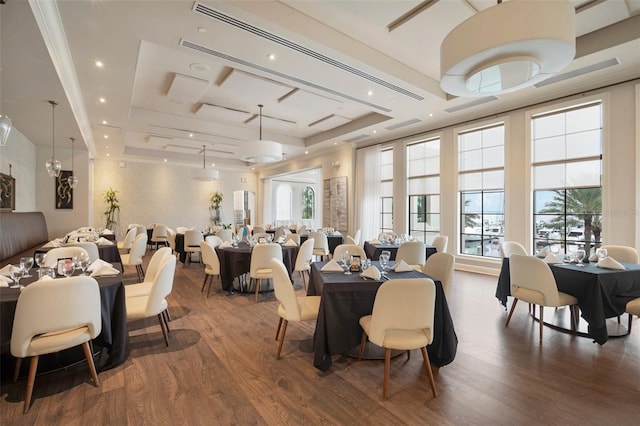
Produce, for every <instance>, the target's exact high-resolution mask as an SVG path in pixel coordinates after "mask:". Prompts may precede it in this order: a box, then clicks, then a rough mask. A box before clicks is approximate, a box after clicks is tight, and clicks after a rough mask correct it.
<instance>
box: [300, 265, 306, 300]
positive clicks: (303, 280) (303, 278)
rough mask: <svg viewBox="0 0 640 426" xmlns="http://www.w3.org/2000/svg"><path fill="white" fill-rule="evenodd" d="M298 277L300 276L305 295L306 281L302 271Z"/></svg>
mask: <svg viewBox="0 0 640 426" xmlns="http://www.w3.org/2000/svg"><path fill="white" fill-rule="evenodd" d="M300 275H302V286H303V287H304V292H305V294H306V293H307V280H306V276H305V274H304V271H300Z"/></svg>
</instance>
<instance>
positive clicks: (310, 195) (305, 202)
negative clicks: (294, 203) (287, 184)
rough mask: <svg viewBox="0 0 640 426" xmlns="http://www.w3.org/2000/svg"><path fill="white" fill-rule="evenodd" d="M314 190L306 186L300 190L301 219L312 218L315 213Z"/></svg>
mask: <svg viewBox="0 0 640 426" xmlns="http://www.w3.org/2000/svg"><path fill="white" fill-rule="evenodd" d="M315 210H316V192H315V191H314V190H313V188H312V187H310V186H307V187H305V188H304V189H303V190H302V219H314V218H315V216H316V214H315Z"/></svg>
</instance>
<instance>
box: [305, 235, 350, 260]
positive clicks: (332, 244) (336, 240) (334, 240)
mask: <svg viewBox="0 0 640 426" xmlns="http://www.w3.org/2000/svg"><path fill="white" fill-rule="evenodd" d="M307 238H309V234H305V235H300V244H302V243H304V242H305V241H307ZM327 243H329V252H330V253H331V255H333V251H334V250H335V249H336V247H338V246H339V245H340V244H344V237H343V236H342V235H327Z"/></svg>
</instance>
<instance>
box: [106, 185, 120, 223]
mask: <svg viewBox="0 0 640 426" xmlns="http://www.w3.org/2000/svg"><path fill="white" fill-rule="evenodd" d="M117 194H118V191H115V190H114V189H113V188H111V187H109V189H108V190H107V192H105V194H104V202H105V203H107V209H106V210H105V211H104V213H103V214H104V215H105V217H106V218H107V224H106V225H105V228H107V229H110V230H112V231H115V229H114V228H115V226H116V225H117V224H118V221H117V220H116V212H119V211H120V205H119V204H118V196H117Z"/></svg>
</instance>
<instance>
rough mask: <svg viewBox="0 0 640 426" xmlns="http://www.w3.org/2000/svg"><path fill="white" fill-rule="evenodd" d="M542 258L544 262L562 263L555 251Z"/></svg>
mask: <svg viewBox="0 0 640 426" xmlns="http://www.w3.org/2000/svg"><path fill="white" fill-rule="evenodd" d="M542 260H544V263H562V261H561V260H560V259H558V258H557V257H556V256H555V255H554V254H553V253H549V254H548V255H546V256H545V258H544V259H542Z"/></svg>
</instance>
